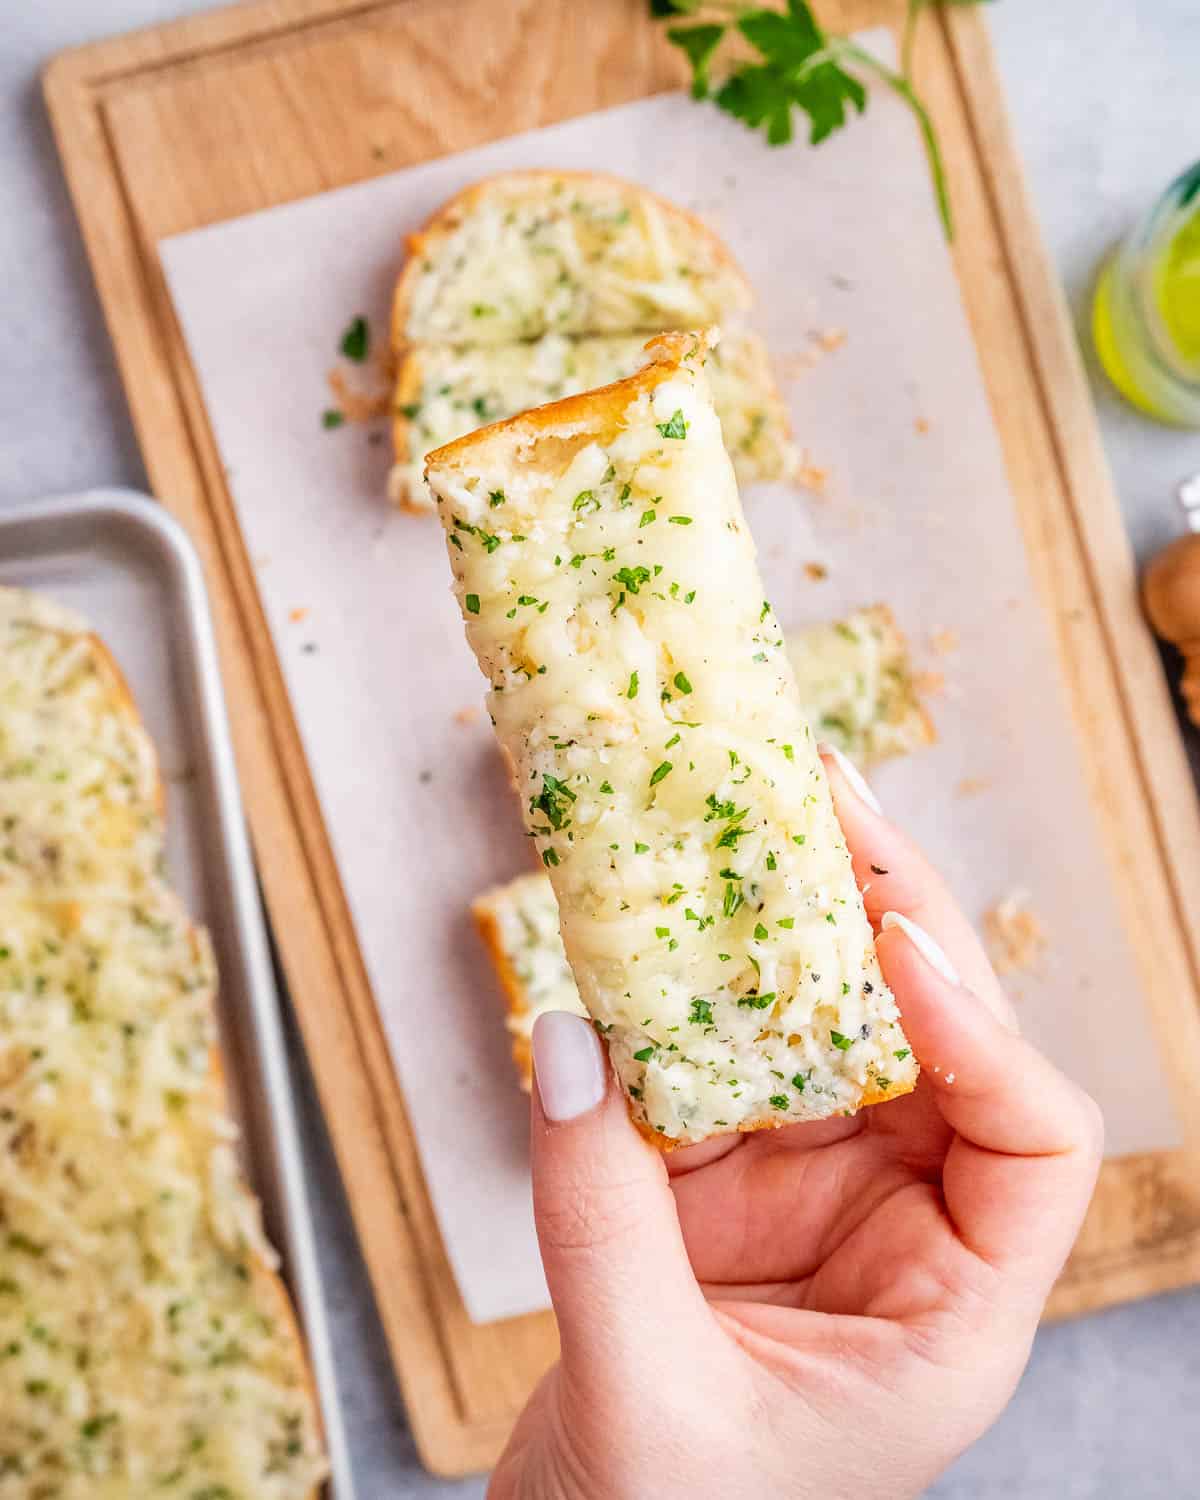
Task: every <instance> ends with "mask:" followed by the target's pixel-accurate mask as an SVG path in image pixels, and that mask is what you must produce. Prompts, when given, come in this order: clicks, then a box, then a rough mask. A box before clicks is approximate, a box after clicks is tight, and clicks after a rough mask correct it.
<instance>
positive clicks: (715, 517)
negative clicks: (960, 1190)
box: [427, 334, 916, 1146]
mask: <svg viewBox="0 0 1200 1500" xmlns="http://www.w3.org/2000/svg"><path fill="white" fill-rule="evenodd" d="M647 353H648V357H649V363H648V364H647V366H646V367H645V368H644V369H643V370H641V371H639V372H638V373H637V374H636V375H634V376H632V377H630V378H629V379H627V380H624V381H621V382H619V383H617V384H615V385H610V386H607V387H604V388H602V389H600V390H597V391H592V392H590V393H587V394H585V395H580V396H576V397H571V398H568V399H567V400H565V401H561V402H557V403H554V404H552V405H550V406H547V407H543V408H541V409H540V410H538V411H534V412H529V413H526V414H525V415H524V416H522V417H517V418H513V419H511V420H510V421H508V422H505V423H501V424H498V425H496V426H493V427H489V428H484V429H483V430H482V431H480V432H477V433H475V434H473V435H472V436H470V437H467V438H463V439H461V440H460V441H458V442H457V443H452V444H451V445H450V446H449V447H447V448H443V449H440V450H438V451H437V452H435V453H434V454H432V455H431V457H430V460H429V465H428V469H427V477H428V480H429V483H430V486H431V489H432V490H433V493H434V495H435V497H436V499H437V503H438V508H439V514H440V516H441V519H442V522H443V525H444V527H445V530H446V534H447V538H448V551H449V556H450V562H451V566H452V569H453V573H454V578H455V589H456V593H457V596H458V599H459V601H460V604H461V606H462V609H463V612H464V618H465V620H466V626H467V636H468V640H469V642H470V644H471V646H472V647H473V649H474V651H475V653H476V656H477V658H478V660H479V663H480V666H481V667H482V669H483V671H484V674H485V675H486V676H487V678H488V679H489V682H490V693H489V708H490V710H491V713H492V716H493V719H494V721H495V724H496V729H497V734H498V736H499V739H500V742H501V744H502V746H503V747H504V748H505V750H506V751H507V752H508V754H509V755H510V756H511V757H512V760H513V764H514V767H515V774H516V785H517V787H518V790H519V792H520V795H521V799H522V806H523V810H524V814H525V821H526V826H527V828H528V830H529V832H530V834H531V835H532V837H533V839H534V843H535V847H536V848H537V850H538V852H539V854H540V855H541V858H542V861H543V864H544V866H545V868H546V870H547V871H548V873H549V876H550V879H551V882H552V884H553V887H554V892H555V896H556V898H557V900H558V905H559V912H560V921H561V928H562V935H563V941H564V945H565V948H566V952H567V956H568V958H569V960H570V963H571V967H572V970H573V972H574V975H575V980H576V983H577V985H578V988H579V992H580V995H581V997H582V999H583V1002H584V1005H585V1006H586V1007H587V1010H588V1012H589V1014H590V1015H591V1016H592V1018H593V1020H594V1021H595V1023H596V1025H597V1027H598V1028H599V1030H600V1031H601V1032H602V1033H603V1034H604V1036H605V1037H606V1039H607V1041H608V1044H609V1050H610V1055H611V1057H612V1060H613V1063H614V1065H615V1067H616V1070H617V1073H618V1075H619V1077H620V1079H621V1082H622V1084H623V1085H624V1088H625V1091H626V1093H627V1095H628V1097H629V1101H630V1109H631V1113H632V1115H633V1118H634V1120H635V1122H636V1123H637V1124H638V1125H639V1126H640V1127H641V1128H642V1129H643V1130H644V1131H645V1132H646V1133H647V1135H649V1136H650V1137H651V1138H653V1139H655V1140H657V1141H659V1142H660V1143H661V1144H663V1145H665V1146H671V1145H678V1144H682V1143H685V1142H691V1141H697V1140H703V1139H705V1138H706V1137H708V1136H711V1135H714V1134H720V1133H723V1132H727V1131H733V1130H757V1129H762V1128H764V1127H772V1126H778V1125H783V1124H788V1123H791V1122H793V1121H796V1120H804V1119H818V1118H823V1117H825V1116H828V1115H830V1114H835V1113H840V1112H844V1111H847V1110H854V1109H856V1108H858V1107H859V1106H861V1105H864V1104H870V1103H875V1102H877V1101H879V1100H881V1099H887V1098H891V1097H893V1096H895V1095H897V1094H901V1093H905V1092H907V1091H908V1090H909V1089H911V1087H912V1086H913V1083H914V1081H915V1078H916V1065H915V1062H914V1060H913V1058H912V1055H911V1051H910V1049H909V1048H908V1046H907V1043H906V1042H905V1039H904V1035H903V1032H902V1030H901V1028H900V1023H899V1016H898V1012H897V1008H896V1004H895V1001H894V999H893V997H892V995H891V993H890V992H889V991H888V989H887V987H886V985H885V984H884V983H883V979H882V976H881V974H880V971H879V965H878V961H877V959H876V956H875V948H874V940H873V936H872V932H871V928H870V925H869V923H868V922H867V918H866V915H865V912H864V910H863V906H862V900H861V898H860V896H859V893H858V890H857V887H856V885H855V882H854V876H853V871H852V868H851V863H850V857H849V853H848V851H847V849H846V845H845V840H844V839H843V837H842V833H841V829H840V827H839V825H838V822H837V819H836V816H835V815H834V811H833V804H832V800H831V797H830V794H829V789H828V785H827V783H826V780H825V775H824V770H823V768H822V766H821V763H820V760H819V758H818V756H817V753H816V747H815V744H814V742H813V738H812V735H811V733H810V731H809V728H808V725H807V723H806V722H805V719H804V715H803V711H802V708H801V704H800V699H799V695H798V691H797V688H796V682H795V678H794V675H793V673H792V670H791V667H790V664H789V662H788V659H787V655H786V652H785V650H784V644H783V638H782V635H781V633H780V631H779V628H778V626H777V624H776V622H775V619H774V616H773V614H772V612H771V609H770V606H769V604H767V603H766V601H765V600H764V598H763V591H762V584H761V581H760V579H759V575H758V568H757V565H756V562H755V557H754V547H753V543H752V541H751V539H750V536H749V532H748V531H747V528H746V524H745V520H744V518H743V516H742V511H741V505H740V503H739V500H738V494H737V486H736V483H735V481H734V476H733V469H732V466H731V464H730V461H729V458H728V455H727V454H726V452H725V449H724V446H723V444H722V440H721V429H720V425H719V423H718V420H717V417H716V414H715V411H714V409H713V404H712V399H711V396H710V393H709V389H708V384H707V380H706V377H705V374H704V370H703V364H704V355H705V340H704V339H703V338H702V337H700V336H696V335H686V334H667V335H663V336H661V337H659V338H657V339H655V340H653V341H652V342H651V343H650V344H649V345H648V346H647Z"/></svg>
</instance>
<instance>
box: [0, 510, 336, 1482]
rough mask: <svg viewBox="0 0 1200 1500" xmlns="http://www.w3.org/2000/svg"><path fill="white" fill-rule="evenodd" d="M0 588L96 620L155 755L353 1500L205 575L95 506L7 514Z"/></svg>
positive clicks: (177, 879) (151, 514)
mask: <svg viewBox="0 0 1200 1500" xmlns="http://www.w3.org/2000/svg"><path fill="white" fill-rule="evenodd" d="M0 584H8V585H15V586H18V587H22V588H32V589H37V590H39V591H40V592H42V593H44V594H46V595H48V596H49V597H50V598H52V599H55V600H57V601H58V602H59V603H62V604H66V605H69V606H71V607H72V608H74V609H77V610H78V611H79V612H80V614H82V615H84V616H86V618H87V619H88V621H89V622H90V623H91V625H92V626H93V628H94V629H95V631H96V633H97V634H98V635H99V636H101V637H102V639H103V640H104V642H105V643H106V645H107V646H108V648H109V650H110V651H111V652H112V654H113V656H114V657H115V658H116V660H117V662H118V663H119V664H120V667H121V670H122V672H123V673H124V674H125V677H126V679H127V680H128V682H129V685H130V687H131V688H132V690H133V694H134V697H135V698H136V700H137V704H138V708H139V710H140V711H141V714H142V717H143V718H144V720H145V723H146V727H147V728H148V729H149V731H150V734H151V735H152V736H153V739H154V743H155V745H156V746H157V747H158V754H159V760H160V764H161V767H162V774H163V779H164V781H165V783H166V791H167V863H168V868H169V871H170V876H171V882H172V884H173V885H174V887H175V889H176V890H177V891H178V892H179V894H180V896H181V897H182V898H183V900H184V902H185V903H186V904H187V906H188V909H189V910H190V912H191V913H192V915H193V916H194V917H195V918H196V919H197V920H198V921H200V922H203V923H204V925H205V926H206V927H207V928H208V930H209V932H210V933H211V935H212V940H213V946H214V948H215V950H216V955H217V964H218V967H219V971H220V980H221V982H220V990H219V997H218V1020H219V1024H220V1028H221V1039H222V1046H223V1054H224V1056H223V1061H224V1064H225V1076H226V1079H227V1085H228V1088H229V1093H230V1106H231V1109H232V1112H233V1114H234V1116H235V1117H236V1118H237V1120H238V1122H239V1124H240V1126H241V1128H242V1144H243V1154H244V1162H245V1169H246V1172H247V1174H248V1176H249V1178H250V1181H251V1184H252V1186H253V1187H254V1190H255V1191H256V1193H257V1194H258V1196H259V1198H260V1199H261V1201H262V1205H263V1217H264V1221H265V1223H266V1227H267V1231H268V1233H269V1234H270V1237H271V1240H272V1242H273V1243H274V1244H275V1245H276V1247H277V1248H278V1250H279V1252H280V1255H281V1256H282V1259H283V1272H284V1276H285V1279H286V1281H287V1283H288V1285H289V1287H290V1289H291V1291H292V1295H293V1297H294V1300H295V1303H296V1308H297V1312H298V1314H299V1317H300V1321H301V1324H302V1325H303V1328H304V1333H305V1337H306V1340H307V1344H308V1351H309V1358H310V1360H311V1364H312V1370H313V1376H314V1379H315V1381H316V1387H317V1396H318V1400H319V1402H320V1406H321V1416H322V1420H323V1423H324V1429H325V1441H326V1445H327V1448H328V1452H329V1460H330V1466H331V1471H332V1477H331V1482H330V1484H329V1488H328V1493H329V1497H330V1500H353V1496H354V1489H353V1480H352V1477H351V1473H350V1464H349V1454H348V1451H347V1447H346V1435H345V1426H344V1422H343V1416H342V1410H341V1407H340V1405H339V1401H338V1391H337V1381H336V1378H335V1374H334V1362H333V1350H332V1346H331V1344H330V1339H329V1326H328V1321H327V1317H326V1308H325V1297H324V1292H323V1289H322V1286H321V1280H320V1273H319V1269H318V1263H317V1254H316V1244H315V1241H314V1238H313V1229H312V1219H311V1216H310V1214H309V1207H308V1193H307V1190H306V1187H305V1181H304V1165H303V1162H302V1160H301V1156H300V1147H299V1141H298V1136H297V1131H296V1118H295V1109H294V1104H293V1100H292V1092H291V1083H290V1080H289V1076H288V1071H287V1061H286V1056H285V1052H284V1044H283V1034H282V1030H281V1027H280V1016H279V996H278V993H277V991H276V987H275V980H274V973H273V970H272V966H271V960H270V955H269V951H268V947H267V938H266V930H265V927H264V924H263V914H262V907H261V904H260V901H259V894H258V886H257V883H256V879H255V873H254V866H253V863H252V861H251V857H250V845H249V841H248V839H247V835H246V827H245V822H244V819H243V816H242V806H241V798H240V795H239V792H238V782H237V771H236V768H235V765H234V758H233V746H232V743H231V741H230V737H229V724H228V720H227V719H226V715H225V701H224V698H223V695H222V692H221V681H220V675H219V671H218V666H217V651H216V642H215V640H214V637H213V630H212V622H211V620H210V617H209V611H208V600H207V597H206V594H205V588H204V580H203V576H202V574H201V570H200V563H199V560H198V558H197V556H196V553H195V551H194V550H193V548H192V545H191V543H190V542H189V541H188V539H187V537H186V536H185V534H184V532H183V530H182V529H181V528H180V526H179V525H178V524H177V523H176V522H175V521H173V520H172V519H171V518H170V517H169V516H168V515H167V514H166V512H165V511H164V510H163V509H162V507H161V506H159V505H157V504H155V503H154V502H153V501H152V500H149V499H147V498H146V497H144V496H142V495H137V494H135V493H133V492H132V491H129V490H93V491H90V492H88V493H86V494H81V495H73V496H66V497H63V498H61V499H54V500H41V501H36V502H34V503H32V504H29V505H21V506H17V507H14V508H5V509H4V510H3V511H0Z"/></svg>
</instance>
